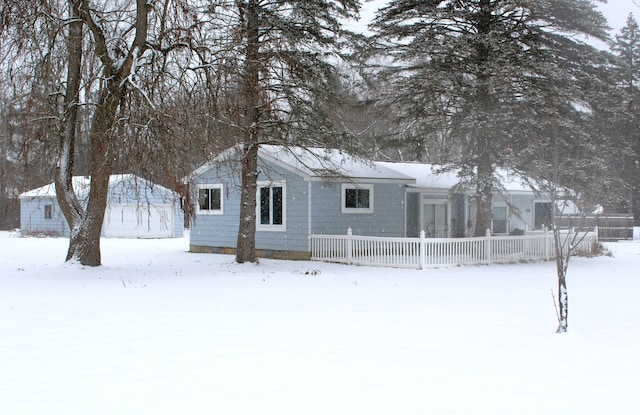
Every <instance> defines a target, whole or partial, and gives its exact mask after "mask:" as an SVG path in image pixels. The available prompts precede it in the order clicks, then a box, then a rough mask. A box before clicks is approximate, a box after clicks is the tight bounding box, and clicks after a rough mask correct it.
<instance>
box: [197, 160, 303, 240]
mask: <svg viewBox="0 0 640 415" xmlns="http://www.w3.org/2000/svg"><path fill="white" fill-rule="evenodd" d="M259 166H260V174H259V175H258V181H259V182H261V181H262V182H264V181H274V182H275V181H278V182H280V181H282V182H285V186H286V208H285V214H286V216H285V224H286V231H265V230H257V231H256V249H258V250H264V251H303V252H307V251H308V250H309V237H308V229H309V226H308V216H309V215H308V195H307V189H308V185H307V181H306V180H305V178H304V177H302V176H300V175H297V174H294V173H292V172H290V171H289V170H287V169H284V168H282V167H280V166H277V165H275V164H273V163H270V162H268V161H265V160H263V159H260V161H259ZM237 171H239V166H236V165H221V166H218V167H217V168H211V169H209V170H207V171H206V172H203V173H202V174H201V175H200V176H199V177H198V178H197V183H199V184H218V183H221V184H222V185H223V214H222V215H197V216H196V218H195V221H194V222H193V225H192V229H191V242H190V243H191V246H192V250H201V248H199V247H215V248H221V249H228V251H229V252H232V250H233V249H235V247H236V245H237V239H238V228H239V225H240V197H241V194H240V177H239V175H238V174H237V173H236V172H237ZM217 251H220V249H218V250H217Z"/></svg>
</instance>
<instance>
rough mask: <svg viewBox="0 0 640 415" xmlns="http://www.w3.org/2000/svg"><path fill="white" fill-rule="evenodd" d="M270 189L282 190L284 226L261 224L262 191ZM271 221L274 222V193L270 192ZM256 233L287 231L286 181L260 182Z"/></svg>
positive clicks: (257, 190) (258, 185) (257, 188)
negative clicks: (277, 188)
mask: <svg viewBox="0 0 640 415" xmlns="http://www.w3.org/2000/svg"><path fill="white" fill-rule="evenodd" d="M265 187H268V188H269V189H272V188H274V187H281V188H282V224H278V225H273V224H271V223H270V224H262V223H260V204H261V203H260V202H261V201H260V189H262V188H265ZM269 198H270V202H272V203H270V204H269V207H270V208H269V220H270V221H271V222H272V221H273V192H272V191H269ZM256 231H266V232H286V231H287V183H286V181H284V180H278V181H258V182H257V187H256Z"/></svg>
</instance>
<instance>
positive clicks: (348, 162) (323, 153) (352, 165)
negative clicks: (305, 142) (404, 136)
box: [260, 145, 414, 182]
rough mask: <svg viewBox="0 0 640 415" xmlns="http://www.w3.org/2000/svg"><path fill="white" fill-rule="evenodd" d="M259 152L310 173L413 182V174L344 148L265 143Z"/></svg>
mask: <svg viewBox="0 0 640 415" xmlns="http://www.w3.org/2000/svg"><path fill="white" fill-rule="evenodd" d="M260 155H261V156H263V157H265V158H270V159H272V160H273V161H276V160H277V162H278V163H280V164H284V165H287V166H289V167H290V168H292V169H295V170H297V171H299V172H301V173H303V174H305V175H307V176H312V177H322V176H328V177H331V176H346V177H350V178H353V179H392V180H401V181H408V182H412V181H413V180H414V178H413V177H411V176H408V175H406V174H404V173H402V172H400V171H398V170H396V169H390V168H388V167H386V166H383V165H380V164H379V163H375V162H371V161H367V160H364V159H361V158H357V157H354V156H352V155H350V154H348V153H345V152H343V151H341V150H336V149H329V148H318V147H311V148H302V147H284V146H272V145H262V146H260Z"/></svg>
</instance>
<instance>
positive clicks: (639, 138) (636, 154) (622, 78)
mask: <svg viewBox="0 0 640 415" xmlns="http://www.w3.org/2000/svg"><path fill="white" fill-rule="evenodd" d="M611 50H612V52H613V53H614V54H615V60H614V71H615V75H616V81H617V86H618V94H619V96H621V99H620V100H619V101H618V102H616V103H614V105H615V107H616V110H617V116H616V121H617V130H616V131H617V132H618V134H620V135H622V138H623V139H625V140H627V142H628V143H629V146H630V148H631V155H630V156H629V157H627V158H626V160H625V161H626V162H625V164H624V170H623V172H622V174H623V175H624V177H625V178H626V179H627V182H628V185H629V188H630V190H631V192H630V197H629V199H630V202H631V210H632V212H633V215H634V221H635V225H640V27H639V26H638V22H637V21H636V19H635V18H634V16H633V14H630V15H629V17H627V22H626V25H625V26H624V27H623V28H622V29H621V30H620V33H619V34H617V35H616V36H615V39H614V41H613V42H612V44H611Z"/></svg>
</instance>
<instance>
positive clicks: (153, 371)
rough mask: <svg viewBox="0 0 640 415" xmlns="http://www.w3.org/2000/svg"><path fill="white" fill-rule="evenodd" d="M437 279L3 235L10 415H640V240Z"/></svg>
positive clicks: (1, 371) (1, 363) (1, 282)
mask: <svg viewBox="0 0 640 415" xmlns="http://www.w3.org/2000/svg"><path fill="white" fill-rule="evenodd" d="M607 246H608V248H609V249H611V251H612V252H613V256H612V257H599V258H593V259H587V258H575V259H574V260H572V264H571V265H570V269H569V333H567V334H563V335H558V334H555V332H554V331H555V328H556V316H555V310H554V306H553V302H552V296H551V289H554V290H555V289H556V281H555V269H554V264H553V263H551V262H549V263H533V264H514V265H504V266H478V267H465V268H449V269H439V270H429V271H414V270H395V269H385V268H367V267H355V266H345V265H337V264H326V263H316V262H289V261H278V260H262V261H261V263H260V264H259V265H253V264H245V265H238V264H235V263H234V262H233V257H231V256H224V255H210V254H191V253H188V252H186V251H187V248H188V239H186V238H182V239H177V240H118V239H104V240H103V263H104V266H103V267H100V268H98V269H90V268H82V267H80V266H78V265H69V264H64V263H63V259H64V255H65V252H66V248H67V240H66V239H56V238H49V239H38V238H17V237H14V236H12V235H11V234H10V233H8V232H0V413H1V414H7V415H22V414H38V415H42V414H47V415H50V414H56V415H57V414H60V415H62V414H64V415H76V414H77V415H87V414H91V415H95V414H105V415H106V414H108V415H120V414H135V415H141V414H152V415H160V414H171V415H174V414H189V415H193V414H222V415H226V414H251V415H255V414H260V415H262V414H278V415H288V414H291V415H311V414H318V415H341V414H348V415H360V414H363V415H373V414H390V415H391V414H393V415H405V414H435V415H441V414H464V415H467V414H468V415H479V414H491V415H495V414H509V415H511V414H518V415H525V414H532V415H534V414H535V415H542V414H544V415H549V414H563V415H567V414H580V415H585V414H597V415H602V414H616V415H622V414H637V413H640V393H638V390H640V301H638V300H639V299H640V275H639V272H638V269H640V241H635V242H621V243H615V244H608V245H607Z"/></svg>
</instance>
